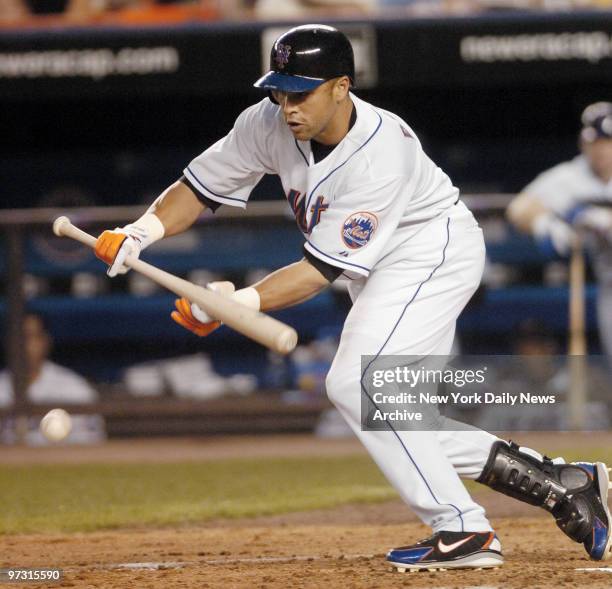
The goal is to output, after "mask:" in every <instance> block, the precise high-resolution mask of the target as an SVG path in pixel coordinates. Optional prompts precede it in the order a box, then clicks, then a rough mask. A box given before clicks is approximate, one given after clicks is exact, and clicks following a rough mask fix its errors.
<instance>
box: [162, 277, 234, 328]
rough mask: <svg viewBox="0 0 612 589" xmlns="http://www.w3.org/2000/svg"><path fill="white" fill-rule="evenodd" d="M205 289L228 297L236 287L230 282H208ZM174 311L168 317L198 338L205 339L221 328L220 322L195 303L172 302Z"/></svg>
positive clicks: (185, 301) (183, 300)
mask: <svg viewBox="0 0 612 589" xmlns="http://www.w3.org/2000/svg"><path fill="white" fill-rule="evenodd" d="M206 288H208V289H209V290H213V291H215V292H218V293H219V294H221V295H223V296H226V297H229V296H231V295H232V294H233V293H234V291H235V290H236V287H235V286H234V284H233V283H232V282H229V281H221V282H210V283H209V284H207V285H206ZM174 306H175V307H176V311H172V313H171V314H170V317H172V319H174V321H176V322H177V323H178V324H179V325H181V326H183V327H184V328H185V329H188V330H189V331H192V332H193V333H195V334H196V335H199V336H200V337H205V336H207V335H209V334H210V333H212V332H213V331H214V330H215V329H217V328H219V327H220V326H221V321H217V320H216V319H215V318H214V317H211V316H210V315H209V314H208V313H207V312H206V311H204V310H203V309H200V307H198V305H196V304H195V303H190V302H189V301H188V300H187V299H186V298H184V297H183V298H182V299H177V300H176V301H175V302H174Z"/></svg>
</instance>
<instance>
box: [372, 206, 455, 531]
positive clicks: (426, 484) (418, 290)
mask: <svg viewBox="0 0 612 589" xmlns="http://www.w3.org/2000/svg"><path fill="white" fill-rule="evenodd" d="M449 242H450V217H449V218H448V220H447V222H446V244H445V245H444V249H443V250H442V261H441V262H440V263H439V264H438V265H437V266H436V267H435V268H434V269H433V270H432V271H431V274H430V275H429V276H428V277H427V278H426V279H425V280H423V282H421V283H420V284H419V286H418V287H417V289H416V291H415V293H414V294H413V295H412V298H411V299H410V300H409V301H408V303H406V306H405V307H404V309H403V311H402V312H401V314H400V316H399V318H398V320H397V321H396V323H395V325H394V326H393V329H392V330H391V333H390V334H389V335H388V337H387V339H386V340H385V343H384V344H383V345H382V346H381V348H380V350H378V352H377V353H376V355H375V356H374V359H373V360H371V361H370V363H369V364H368V365H367V366H366V368H365V370H364V371H363V373H362V375H361V390H362V391H363V392H364V394H365V395H366V396H367V397H368V399H370V402H371V403H372V404H373V405H374V407H376V408H377V409H379V410H380V407H378V405H376V403H375V402H374V399H372V397H371V396H370V394H369V393H368V390H367V388H366V386H365V384H364V382H363V380H364V378H365V375H366V372H367V371H368V370H369V368H370V366H371V365H372V363H373V362H375V361H376V359H377V358H378V357H379V356H380V355H381V354H382V351H383V350H384V349H385V346H386V345H387V344H388V343H389V340H390V339H391V337H392V336H393V334H394V333H395V330H396V329H397V326H398V325H399V324H400V322H401V320H402V319H403V317H404V315H405V314H406V311H407V310H408V307H410V305H411V304H412V303H413V302H414V300H415V299H416V298H417V296H418V294H419V292H420V291H421V287H422V286H423V285H424V284H426V283H427V282H429V280H431V278H432V277H433V275H434V274H435V273H436V271H437V270H438V269H439V268H440V267H441V266H442V264H444V261H445V260H446V248H447V247H448V244H449ZM385 422H386V423H387V425H388V426H389V428H390V429H391V431H392V432H393V433H394V435H395V437H396V438H397V440H398V442H399V443H400V444H401V446H402V448H403V449H404V452H406V455H407V456H408V458H409V459H410V462H412V464H413V466H414V468H416V470H417V472H418V473H419V475H420V477H421V479H422V480H423V482H424V483H425V486H426V487H427V490H428V491H429V493H430V494H431V496H432V497H433V499H434V501H435V502H436V503H437V504H438V505H449V506H450V507H452V508H453V509H455V510H456V511H457V514H458V515H459V519H460V520H461V531H462V532H463V531H464V522H463V517H462V513H461V510H460V509H459V508H458V507H457V506H456V505H453V504H452V503H440V501H438V498H437V497H436V496H435V494H434V492H433V490H432V489H431V487H430V485H429V483H428V482H427V479H426V478H425V475H424V474H423V473H422V471H421V469H420V468H419V467H418V465H417V463H416V462H415V460H414V458H413V457H412V454H410V451H409V450H408V448H407V447H406V445H405V444H404V442H402V439H401V438H400V436H399V434H398V433H397V431H396V430H395V429H394V427H393V426H392V425H391V422H389V420H388V419H385Z"/></svg>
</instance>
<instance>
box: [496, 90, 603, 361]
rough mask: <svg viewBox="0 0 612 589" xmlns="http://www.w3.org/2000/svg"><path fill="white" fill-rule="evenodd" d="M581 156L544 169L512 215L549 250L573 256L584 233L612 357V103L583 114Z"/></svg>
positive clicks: (515, 202) (511, 209)
mask: <svg viewBox="0 0 612 589" xmlns="http://www.w3.org/2000/svg"><path fill="white" fill-rule="evenodd" d="M581 120H582V131H581V133H580V137H579V145H580V152H581V153H580V155H578V156H577V157H575V158H574V159H573V160H571V161H568V162H563V163H561V164H558V165H556V166H554V167H553V168H551V169H549V170H546V171H544V172H542V173H541V174H540V175H539V176H538V177H537V178H536V179H535V180H534V181H533V182H531V183H530V184H529V185H528V186H527V187H526V188H524V189H523V191H522V192H521V194H519V195H518V196H517V197H516V198H515V199H514V200H513V201H512V202H511V203H510V205H509V207H508V218H509V219H510V221H511V222H512V223H514V224H515V225H516V226H517V227H518V229H520V230H522V231H524V232H529V233H531V234H532V235H533V236H534V237H535V238H536V240H537V242H538V244H539V245H540V247H541V249H542V250H543V251H544V252H545V253H547V254H549V255H552V254H555V253H556V254H558V255H560V256H564V257H565V256H568V255H569V254H570V251H571V249H572V243H573V241H574V240H575V238H576V233H577V232H580V233H581V234H583V235H584V237H585V239H586V242H587V245H588V247H589V250H590V252H591V254H592V256H593V267H594V270H595V275H596V278H597V282H598V291H597V316H598V321H599V335H600V338H601V340H602V343H603V347H604V350H605V352H606V354H607V355H608V357H609V358H612V189H611V188H612V103H611V102H597V103H595V104H591V105H590V106H588V107H587V108H586V109H585V110H584V112H583V113H582V119H581Z"/></svg>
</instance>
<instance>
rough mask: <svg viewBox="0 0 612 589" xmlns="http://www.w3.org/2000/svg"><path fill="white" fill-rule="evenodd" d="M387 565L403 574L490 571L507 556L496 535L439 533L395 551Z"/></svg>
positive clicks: (499, 564)
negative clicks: (451, 570)
mask: <svg viewBox="0 0 612 589" xmlns="http://www.w3.org/2000/svg"><path fill="white" fill-rule="evenodd" d="M387 562H388V563H390V564H392V565H393V566H394V567H396V568H397V570H398V571H399V572H400V573H404V572H406V571H409V572H414V571H418V570H427V571H436V570H445V569H490V568H493V567H498V566H501V565H502V564H503V563H504V557H503V556H502V553H501V543H500V541H499V539H498V538H497V536H496V535H495V532H445V531H441V532H436V533H435V534H434V535H433V536H431V537H430V538H427V539H425V540H421V541H420V542H417V543H416V544H412V545H411V546H403V547H401V548H393V549H392V550H389V552H388V553H387Z"/></svg>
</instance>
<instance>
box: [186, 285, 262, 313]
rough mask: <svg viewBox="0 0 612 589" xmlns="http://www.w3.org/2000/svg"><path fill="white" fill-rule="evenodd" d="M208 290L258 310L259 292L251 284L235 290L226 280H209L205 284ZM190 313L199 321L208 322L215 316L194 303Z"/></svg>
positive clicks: (259, 302)
mask: <svg viewBox="0 0 612 589" xmlns="http://www.w3.org/2000/svg"><path fill="white" fill-rule="evenodd" d="M206 288H208V289H209V290H214V291H215V292H217V293H219V294H221V295H223V296H226V297H230V298H231V299H232V300H234V301H236V302H237V303H240V304H242V305H245V306H246V307H249V309H255V310H256V311H259V307H260V304H261V301H260V299H259V293H258V292H257V290H255V289H254V288H253V287H252V286H249V287H247V288H241V289H240V290H235V288H236V287H235V286H234V285H233V283H231V282H228V281H223V282H209V283H208V284H207V285H206ZM191 313H192V314H193V316H194V317H195V318H196V319H197V320H198V321H200V322H201V323H208V322H209V321H215V319H216V318H215V317H211V316H210V315H209V314H208V313H207V312H206V311H204V310H203V309H200V307H198V305H197V304H196V303H191Z"/></svg>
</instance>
